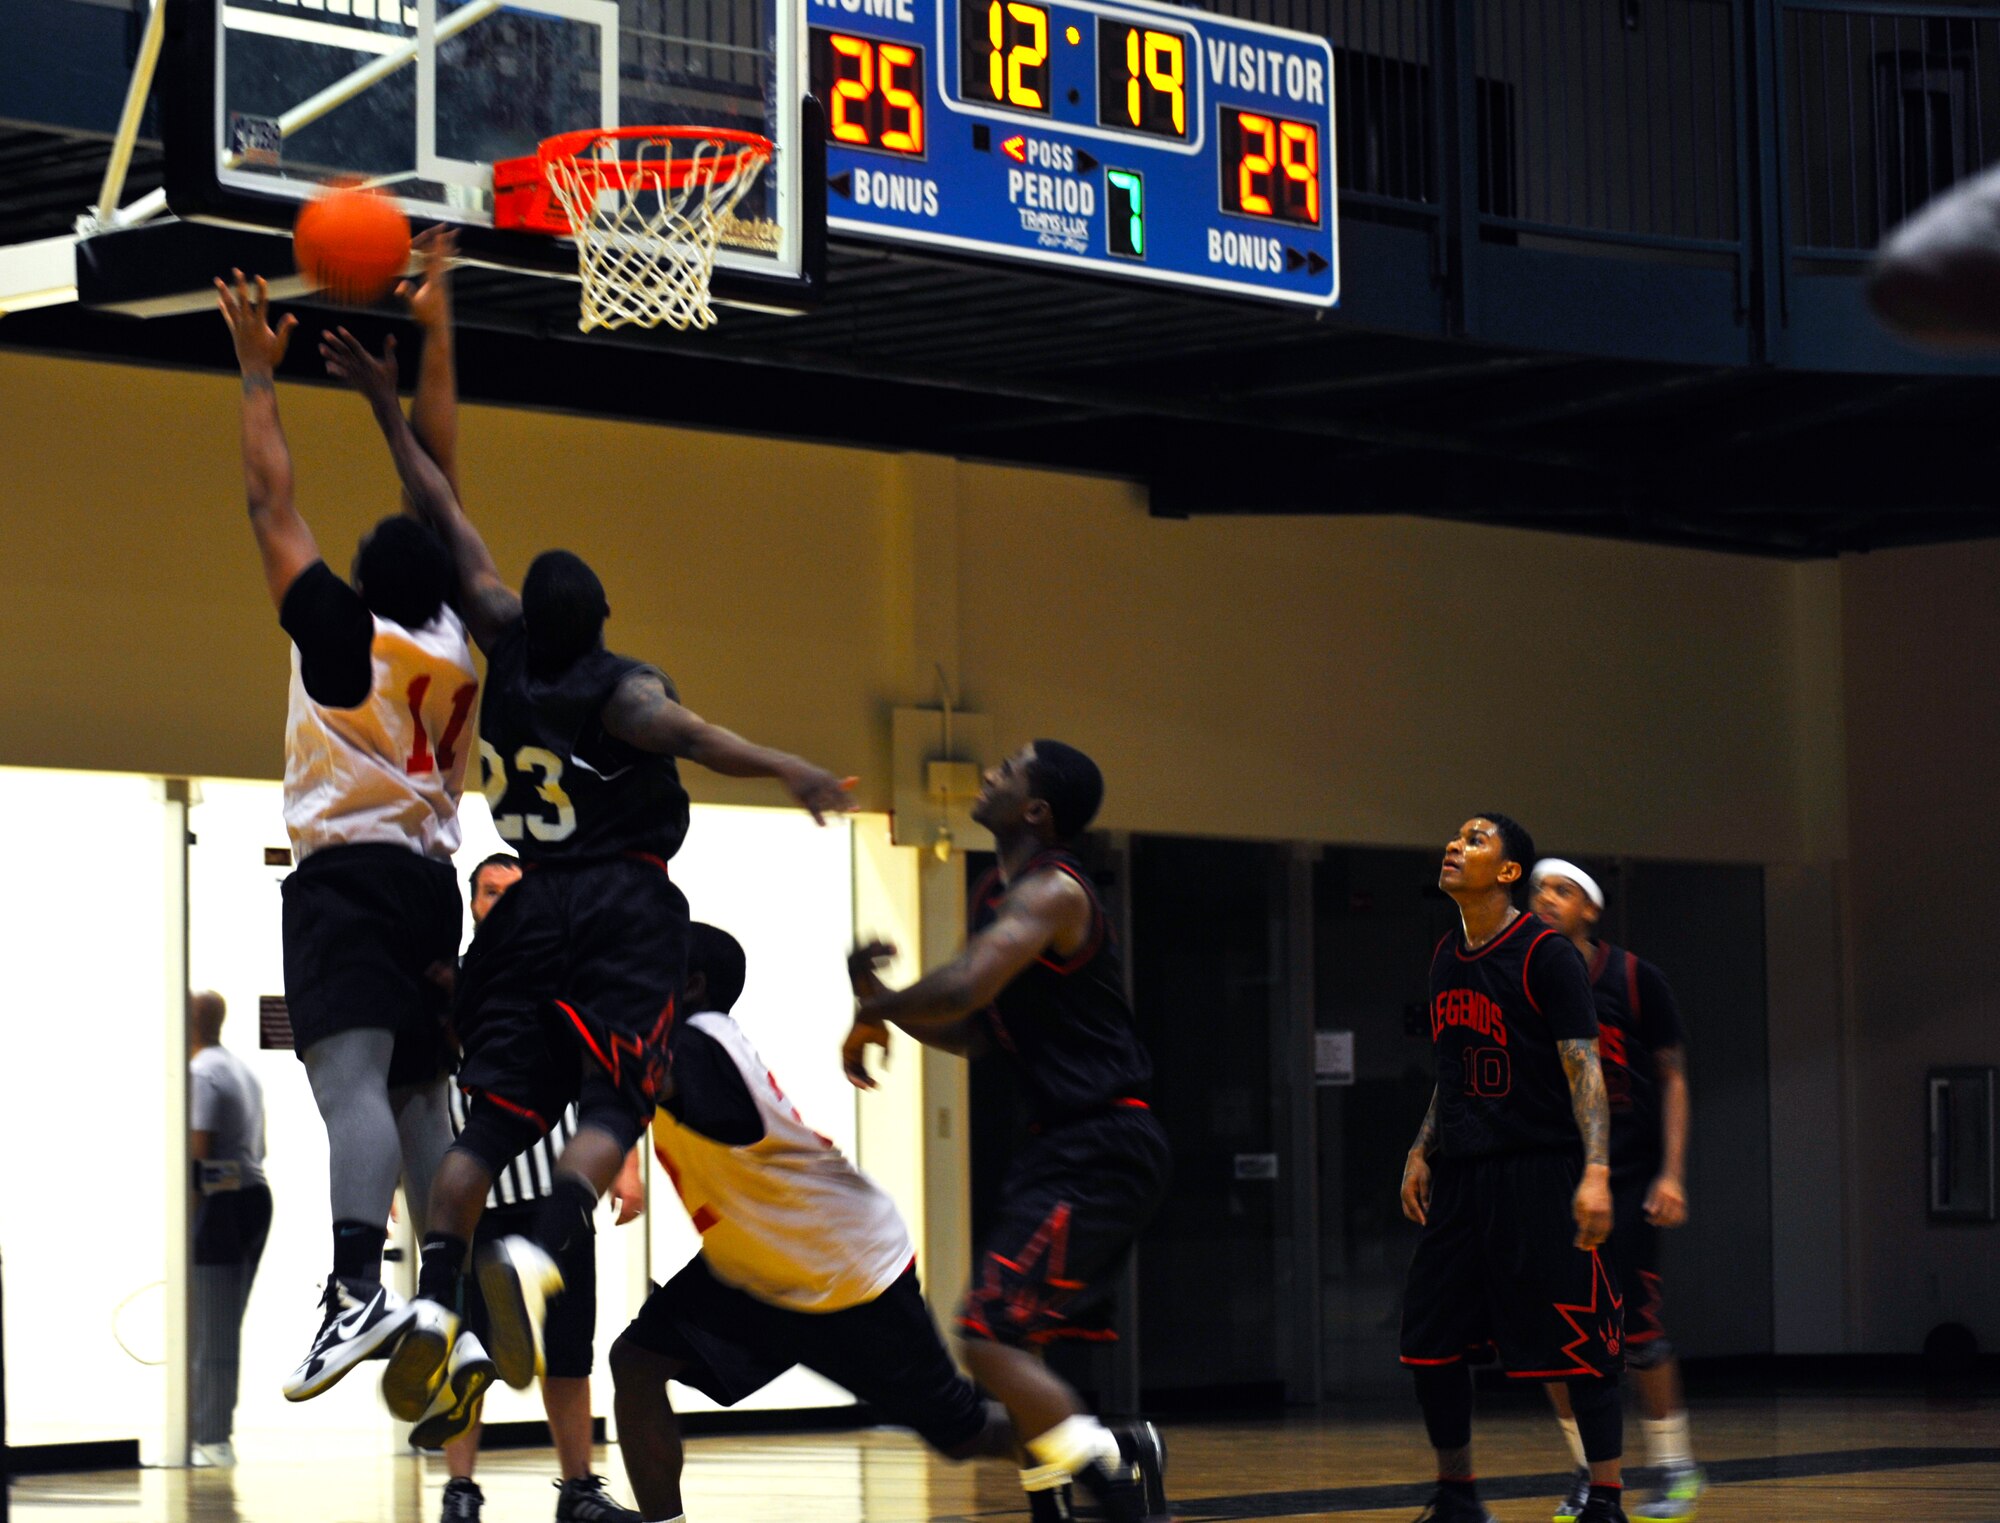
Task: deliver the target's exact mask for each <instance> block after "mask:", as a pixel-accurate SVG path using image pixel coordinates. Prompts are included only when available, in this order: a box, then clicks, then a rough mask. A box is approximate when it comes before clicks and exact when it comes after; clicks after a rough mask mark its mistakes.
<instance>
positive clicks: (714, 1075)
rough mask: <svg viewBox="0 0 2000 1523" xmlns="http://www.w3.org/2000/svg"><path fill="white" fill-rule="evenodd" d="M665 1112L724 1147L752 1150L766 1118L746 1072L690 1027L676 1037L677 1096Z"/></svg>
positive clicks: (708, 1038)
mask: <svg viewBox="0 0 2000 1523" xmlns="http://www.w3.org/2000/svg"><path fill="white" fill-rule="evenodd" d="M666 1109H667V1110H668V1111H670V1112H671V1113H672V1114H673V1116H674V1118H675V1119H676V1120H677V1121H679V1122H680V1123H681V1125H682V1126H685V1127H688V1128H690V1129H692V1130H694V1131H697V1132H700V1133H701V1135H702V1136H704V1137H706V1138H708V1139H709V1140H710V1141H711V1142H719V1143H721V1144H722V1145H723V1146H724V1147H731V1148H743V1147H748V1146H750V1144H751V1143H753V1142H761V1141H762V1140H763V1137H764V1118H763V1116H762V1115H761V1114H760V1113H759V1112H758V1110H757V1102H756V1101H755V1100H753V1099H751V1098H750V1090H749V1087H748V1086H747V1085H745V1084H744V1082H743V1071H742V1070H741V1069H739V1068H738V1067H737V1066H736V1065H735V1064H734V1063H732V1062H731V1061H730V1060H729V1054H728V1053H726V1052H724V1051H723V1050H722V1045H721V1044H720V1043H719V1042H717V1041H716V1040H715V1038H714V1037H712V1036H709V1035H708V1034H707V1033H706V1032H701V1031H696V1030H694V1029H693V1028H692V1027H689V1028H687V1029H686V1030H683V1031H681V1032H680V1033H678V1034H677V1035H676V1036H675V1038H674V1094H673V1098H672V1099H671V1100H669V1101H667V1104H666Z"/></svg>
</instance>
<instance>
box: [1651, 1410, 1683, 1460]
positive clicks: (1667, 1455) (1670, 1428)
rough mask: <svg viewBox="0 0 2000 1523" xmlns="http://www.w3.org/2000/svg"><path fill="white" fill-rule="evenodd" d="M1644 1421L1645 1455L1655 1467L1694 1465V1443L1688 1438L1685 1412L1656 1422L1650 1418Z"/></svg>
mask: <svg viewBox="0 0 2000 1523" xmlns="http://www.w3.org/2000/svg"><path fill="white" fill-rule="evenodd" d="M1644 1421H1645V1425H1646V1453H1647V1454H1648V1455H1649V1456H1650V1457H1651V1459H1652V1462H1653V1463H1654V1464H1655V1465H1692V1464H1693V1463H1694V1441H1693V1439H1691V1438H1690V1437H1689V1436H1688V1415H1687V1413H1686V1412H1685V1411H1681V1412H1676V1413H1675V1414H1674V1415H1673V1416H1672V1417H1663V1418H1661V1419H1660V1420H1659V1421H1657V1422H1655V1421H1654V1420H1653V1419H1652V1418H1650V1417H1648V1418H1646V1419H1644Z"/></svg>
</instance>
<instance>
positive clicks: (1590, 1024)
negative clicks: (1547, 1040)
mask: <svg viewBox="0 0 2000 1523" xmlns="http://www.w3.org/2000/svg"><path fill="white" fill-rule="evenodd" d="M1526 977H1527V980H1528V993H1529V995H1530V996H1531V997H1532V998H1533V999H1534V1001H1535V1003H1536V1004H1537V1005H1539V1006H1540V1007H1541V1011H1542V1018H1543V1019H1544V1020H1546V1021H1547V1022H1548V1023H1549V1031H1550V1033H1551V1034H1552V1035H1553V1036H1554V1037H1555V1039H1556V1040H1557V1041H1558V1042H1566V1041H1573V1040H1578V1039H1582V1038H1588V1037H1594V1036H1596V1035H1597V1001H1596V999H1595V998H1593V997H1592V995H1591V992H1590V972H1589V970H1588V969H1586V968H1585V967H1584V965H1583V958H1582V957H1580V956H1579V955H1578V954H1577V950H1576V948H1575V947H1573V946H1571V945H1570V944H1569V943H1568V942H1567V941H1565V940H1564V939H1563V938H1562V937H1561V936H1554V935H1551V936H1544V937H1542V939H1541V940H1540V941H1537V942H1536V943H1535V945H1534V946H1533V947H1532V948H1531V949H1530V950H1529V952H1528V966H1527V972H1526Z"/></svg>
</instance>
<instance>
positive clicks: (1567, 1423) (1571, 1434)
mask: <svg viewBox="0 0 2000 1523" xmlns="http://www.w3.org/2000/svg"><path fill="white" fill-rule="evenodd" d="M1556 1426H1557V1427H1558V1428H1560V1429H1562V1430H1563V1442H1564V1443H1566V1444H1568V1445H1569V1454H1570V1458H1571V1459H1573V1460H1575V1461H1576V1468H1577V1469H1579V1470H1588V1469H1589V1468H1590V1461H1589V1460H1587V1459H1585V1458H1584V1457H1583V1435H1582V1434H1581V1433H1579V1432H1577V1431H1576V1419H1575V1418H1574V1417H1558V1418H1557V1419H1556Z"/></svg>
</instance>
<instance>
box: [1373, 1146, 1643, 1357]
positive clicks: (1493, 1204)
mask: <svg viewBox="0 0 2000 1523" xmlns="http://www.w3.org/2000/svg"><path fill="white" fill-rule="evenodd" d="M1582 1171H1583V1164H1582V1160H1581V1159H1580V1158H1579V1157H1577V1156H1575V1155H1573V1154H1568V1153H1507V1154H1501V1155H1499V1156H1497V1157H1492V1158H1441V1159H1438V1160H1437V1161H1436V1162H1435V1163H1434V1164H1433V1165H1432V1167H1431V1206H1430V1219H1429V1220H1428V1221H1427V1222H1426V1223H1425V1225H1424V1229H1423V1235H1422V1236H1421V1237H1420V1238H1418V1240H1417V1251H1416V1255H1415V1256H1414V1257H1413V1258H1412V1259H1411V1260H1410V1274H1409V1280H1408V1285H1407V1290H1406V1293H1405V1296H1404V1301H1403V1338H1402V1350H1403V1363H1405V1364H1412V1365H1436V1364H1453V1363H1456V1362H1457V1361H1459V1360H1461V1359H1463V1358H1465V1357H1466V1355H1467V1354H1469V1353H1471V1352H1473V1351H1474V1350H1477V1349H1481V1348H1483V1347H1485V1346H1486V1345H1487V1344H1492V1345H1493V1346H1495V1347H1496V1348H1497V1349H1498V1350H1499V1354H1500V1364H1501V1367H1502V1368H1503V1369H1504V1370H1506V1372H1507V1373H1508V1374H1509V1375H1511V1376H1514V1377H1515V1378H1517V1379H1520V1380H1566V1379H1589V1378H1591V1377H1593V1376H1607V1375H1615V1374H1617V1372H1618V1371H1619V1370H1620V1369H1621V1368H1623V1366H1624V1348H1625V1302H1624V1296H1623V1292H1622V1291H1621V1290H1620V1289H1619V1286H1618V1281H1617V1275H1616V1271H1615V1270H1614V1268H1613V1267H1612V1264H1611V1261H1610V1258H1609V1255H1608V1253H1607V1252H1606V1251H1605V1250H1603V1249H1593V1250H1590V1251H1588V1252H1585V1251H1584V1250H1582V1249H1579V1248H1577V1247H1576V1246H1575V1240H1576V1220H1575V1217H1574V1215H1573V1214H1572V1207H1571V1201H1572V1199H1573V1198H1574V1196H1575V1194H1576V1186H1577V1181H1578V1179H1579V1178H1581V1177H1582Z"/></svg>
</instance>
